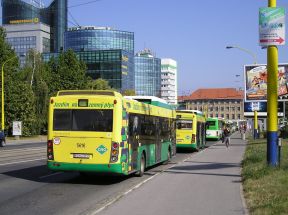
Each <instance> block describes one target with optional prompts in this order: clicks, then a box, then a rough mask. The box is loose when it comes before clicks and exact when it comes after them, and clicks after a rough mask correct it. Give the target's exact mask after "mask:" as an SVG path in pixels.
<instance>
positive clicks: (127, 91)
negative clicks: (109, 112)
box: [122, 89, 136, 96]
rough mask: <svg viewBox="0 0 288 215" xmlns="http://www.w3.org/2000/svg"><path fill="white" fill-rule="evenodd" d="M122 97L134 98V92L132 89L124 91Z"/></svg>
mask: <svg viewBox="0 0 288 215" xmlns="http://www.w3.org/2000/svg"><path fill="white" fill-rule="evenodd" d="M122 95H123V96H136V92H135V90H133V89H128V90H124V92H123V93H122Z"/></svg>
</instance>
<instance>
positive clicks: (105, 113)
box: [53, 109, 113, 132]
mask: <svg viewBox="0 0 288 215" xmlns="http://www.w3.org/2000/svg"><path fill="white" fill-rule="evenodd" d="M112 127H113V110H78V109H77V110H62V109H61V110H60V109H55V110H54V116H53V129H54V131H99V132H112Z"/></svg>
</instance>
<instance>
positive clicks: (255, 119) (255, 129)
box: [254, 111, 258, 139]
mask: <svg viewBox="0 0 288 215" xmlns="http://www.w3.org/2000/svg"><path fill="white" fill-rule="evenodd" d="M254 139H258V113H257V111H254Z"/></svg>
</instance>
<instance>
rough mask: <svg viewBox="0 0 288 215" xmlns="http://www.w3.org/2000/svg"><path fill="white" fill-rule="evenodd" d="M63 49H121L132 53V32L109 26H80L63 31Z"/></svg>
mask: <svg viewBox="0 0 288 215" xmlns="http://www.w3.org/2000/svg"><path fill="white" fill-rule="evenodd" d="M64 38H65V39H64V41H65V45H64V48H65V50H68V49H72V50H74V51H92V50H93V51H94V50H111V49H122V50H125V51H127V52H130V53H132V54H134V33H133V32H127V31H119V30H113V29H110V28H97V27H80V28H71V29H70V30H69V31H67V32H65V36H64Z"/></svg>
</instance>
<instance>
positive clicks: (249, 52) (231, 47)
mask: <svg viewBox="0 0 288 215" xmlns="http://www.w3.org/2000/svg"><path fill="white" fill-rule="evenodd" d="M226 49H239V50H241V51H243V52H246V53H247V54H249V55H251V56H252V57H253V59H254V62H253V63H254V64H257V57H256V55H255V54H254V53H253V52H251V51H249V50H248V49H244V48H242V47H239V46H226Z"/></svg>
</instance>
